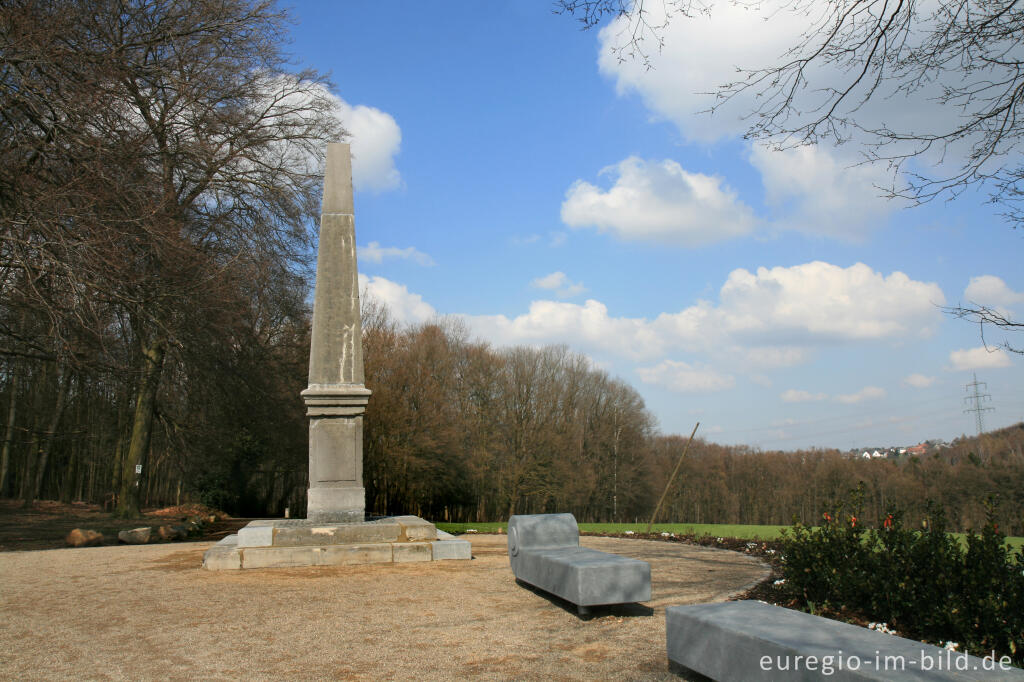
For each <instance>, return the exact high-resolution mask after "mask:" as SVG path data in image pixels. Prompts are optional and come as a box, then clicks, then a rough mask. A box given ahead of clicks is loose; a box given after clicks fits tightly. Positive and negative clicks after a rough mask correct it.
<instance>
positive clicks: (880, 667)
mask: <svg viewBox="0 0 1024 682" xmlns="http://www.w3.org/2000/svg"><path fill="white" fill-rule="evenodd" d="M665 633H666V638H667V647H668V659H669V664H670V665H671V666H673V667H674V668H676V670H677V672H685V671H686V670H692V671H695V672H698V673H700V674H701V675H705V676H707V677H710V678H711V679H713V680H722V681H723V682H728V681H729V680H737V681H742V682H746V681H747V680H782V679H784V680H819V679H827V680H836V682H839V681H840V680H1024V670H1021V669H1019V668H1009V659H1008V658H1007V659H1004V660H1003V661H1002V662H1000V661H999V660H998V659H997V660H994V661H993V660H991V659H989V660H983V659H981V658H978V657H977V656H969V655H967V654H966V653H958V652H956V651H949V650H946V649H940V648H939V647H936V646H931V645H930V644H922V643H921V642H916V641H914V640H910V639H904V638H903V637H895V636H893V635H889V634H885V633H882V632H876V631H875V630H869V629H867V628H862V627H859V626H856V625H850V624H849V623H840V622H839V621H835V620H829V619H828V618H822V617H820V616H812V615H811V614H809V613H803V612H801V611H793V610H791V609H784V608H781V607H779V606H772V605H770V604H765V603H763V602H758V601H734V602H724V603H718V604H693V605H690V606H672V607H669V608H668V609H666V610H665ZM979 653H982V654H983V655H984V653H986V652H979ZM680 669H681V670H680Z"/></svg>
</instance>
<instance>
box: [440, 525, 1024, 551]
mask: <svg viewBox="0 0 1024 682" xmlns="http://www.w3.org/2000/svg"><path fill="white" fill-rule="evenodd" d="M507 526H508V524H507V523H501V522H497V521H493V522H487V523H438V524H437V527H438V528H440V529H441V530H444V531H447V532H449V533H465V532H466V531H469V530H475V531H476V532H478V533H499V532H500V533H504V532H505V531H506V529H507ZM785 528H789V526H744V525H730V524H719V523H656V524H654V527H653V528H652V531H653V532H655V533H675V534H676V535H710V536H712V537H718V538H741V539H743V540H777V539H778V538H779V536H780V533H781V532H782V530H783V529H785ZM630 530H631V531H633V532H634V533H645V532H647V524H646V523H581V524H580V532H582V533H625V532H626V531H630ZM953 535H955V536H956V537H957V538H959V539H960V541H961V542H966V540H965V538H966V537H967V536H966V535H964V534H963V533H954V534H953ZM1006 542H1007V543H1008V544H1009V545H1010V547H1012V548H1013V549H1014V551H1016V550H1017V549H1019V548H1021V547H1024V537H1008V538H1006Z"/></svg>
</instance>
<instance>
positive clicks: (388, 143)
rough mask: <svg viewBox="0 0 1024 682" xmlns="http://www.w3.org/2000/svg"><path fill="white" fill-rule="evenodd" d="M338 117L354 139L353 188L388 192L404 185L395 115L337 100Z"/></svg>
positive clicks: (337, 98) (400, 136) (352, 140)
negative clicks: (400, 168) (398, 166)
mask: <svg viewBox="0 0 1024 682" xmlns="http://www.w3.org/2000/svg"><path fill="white" fill-rule="evenodd" d="M334 100H335V108H336V110H337V116H338V118H339V119H340V120H341V123H342V125H343V126H344V127H345V130H346V131H348V133H349V135H351V138H350V140H349V144H350V145H351V146H352V184H353V186H354V187H355V189H357V190H362V191H370V192H384V191H387V190H389V189H395V188H397V187H399V186H401V184H402V176H401V174H400V173H399V172H398V169H397V168H395V156H397V155H398V152H399V149H400V148H401V146H402V130H401V128H399V127H398V123H396V122H395V119H394V117H393V116H391V114H389V113H387V112H385V111H381V110H380V109H377V108H375V107H369V106H365V105H363V104H357V105H356V106H352V105H351V104H349V103H348V102H346V101H345V100H343V99H341V98H340V97H337V96H334Z"/></svg>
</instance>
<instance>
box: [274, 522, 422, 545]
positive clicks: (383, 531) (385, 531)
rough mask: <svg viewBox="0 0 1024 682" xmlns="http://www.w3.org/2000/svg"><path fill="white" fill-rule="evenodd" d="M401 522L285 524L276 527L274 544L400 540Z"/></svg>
mask: <svg viewBox="0 0 1024 682" xmlns="http://www.w3.org/2000/svg"><path fill="white" fill-rule="evenodd" d="M401 535H402V526H401V524H398V523H345V524H332V525H316V526H285V527H281V528H275V529H274V546H275V547H301V546H304V545H359V544H366V543H376V542H396V541H398V540H400V539H401Z"/></svg>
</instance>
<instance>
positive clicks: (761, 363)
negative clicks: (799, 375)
mask: <svg viewBox="0 0 1024 682" xmlns="http://www.w3.org/2000/svg"><path fill="white" fill-rule="evenodd" d="M743 352H744V353H745V355H746V359H747V362H749V363H750V364H751V365H753V366H755V367H770V368H774V367H792V366H794V365H799V364H801V363H803V362H805V361H806V360H807V355H808V353H807V349H806V348H797V347H793V346H774V347H772V346H767V347H765V346H759V347H754V348H747V349H746V350H745V351H743Z"/></svg>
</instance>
